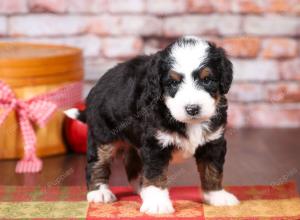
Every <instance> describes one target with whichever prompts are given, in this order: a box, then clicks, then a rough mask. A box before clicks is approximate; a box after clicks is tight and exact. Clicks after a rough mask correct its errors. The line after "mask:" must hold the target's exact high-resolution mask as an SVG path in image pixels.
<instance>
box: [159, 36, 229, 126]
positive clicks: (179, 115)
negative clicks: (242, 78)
mask: <svg viewBox="0 0 300 220" xmlns="http://www.w3.org/2000/svg"><path fill="white" fill-rule="evenodd" d="M160 54H161V55H162V56H161V57H162V60H163V62H162V66H161V68H162V69H161V70H160V71H162V72H163V74H162V78H161V85H162V91H163V97H164V101H165V104H166V106H167V108H168V109H169V111H170V113H171V115H172V116H173V117H174V118H175V119H176V120H178V121H180V122H183V123H195V122H199V121H206V120H208V119H209V118H211V117H212V116H214V115H215V113H216V110H217V105H218V99H219V97H220V96H222V95H224V94H226V93H227V92H228V90H229V87H230V84H231V82H232V64H231V62H230V61H229V60H228V58H227V57H226V54H225V52H224V50H223V49H222V48H218V47H216V46H215V45H214V44H213V43H209V42H207V41H204V40H201V39H199V38H196V37H184V38H180V39H178V40H177V41H175V42H174V43H172V44H171V45H169V46H168V47H167V48H166V49H165V50H163V51H161V53H160Z"/></svg>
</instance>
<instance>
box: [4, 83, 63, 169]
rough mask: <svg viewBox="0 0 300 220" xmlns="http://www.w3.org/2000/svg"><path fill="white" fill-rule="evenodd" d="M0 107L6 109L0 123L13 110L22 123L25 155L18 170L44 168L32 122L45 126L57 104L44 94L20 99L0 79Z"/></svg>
mask: <svg viewBox="0 0 300 220" xmlns="http://www.w3.org/2000/svg"><path fill="white" fill-rule="evenodd" d="M0 108H4V109H5V110H4V111H3V113H2V114H1V115H0V125H1V124H2V123H3V122H4V120H5V119H6V118H7V116H8V114H9V113H10V112H11V111H13V110H15V111H16V113H17V117H18V123H19V125H20V129H21V133H22V137H23V141H24V157H23V159H22V160H21V161H19V162H18V164H17V167H16V172H18V173H23V172H38V171H40V170H41V169H42V162H41V160H40V159H38V158H37V157H36V155H35V150H36V135H35V131H34V128H33V126H32V124H33V123H35V124H37V125H38V126H44V125H45V124H46V122H47V121H48V119H49V118H50V116H51V115H52V113H53V112H54V111H55V110H56V108H57V105H56V104H55V103H52V102H49V101H47V100H46V99H45V98H43V96H41V97H34V98H32V99H29V100H27V101H22V100H19V99H17V97H16V95H15V94H14V92H13V91H12V89H11V88H10V87H9V86H8V85H7V84H5V83H4V82H3V81H0ZM8 132H9V131H8ZM10 132H12V131H10Z"/></svg>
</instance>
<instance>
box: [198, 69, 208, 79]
mask: <svg viewBox="0 0 300 220" xmlns="http://www.w3.org/2000/svg"><path fill="white" fill-rule="evenodd" d="M210 75H211V70H210V68H208V67H205V68H204V69H202V70H200V71H199V78H200V79H205V78H206V77H208V76H210Z"/></svg>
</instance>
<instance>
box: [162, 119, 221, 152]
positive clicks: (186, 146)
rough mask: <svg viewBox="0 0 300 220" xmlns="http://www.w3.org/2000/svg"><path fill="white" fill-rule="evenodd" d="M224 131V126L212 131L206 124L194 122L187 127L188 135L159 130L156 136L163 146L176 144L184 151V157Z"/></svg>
mask: <svg viewBox="0 0 300 220" xmlns="http://www.w3.org/2000/svg"><path fill="white" fill-rule="evenodd" d="M223 132H224V128H223V127H220V128H218V129H217V130H215V131H214V132H211V131H210V130H209V129H208V127H207V125H205V124H192V125H189V126H188V127H187V131H186V134H187V137H183V136H182V135H179V134H177V133H175V132H174V133H170V132H166V131H160V130H159V131H157V133H156V138H157V140H158V141H159V143H160V144H161V145H162V147H168V146H170V145H174V146H176V147H177V148H178V150H180V151H182V153H183V157H184V158H188V157H191V156H193V155H194V154H195V151H196V149H197V148H198V147H199V146H203V145H204V144H205V143H208V142H209V141H213V140H216V139H218V138H220V137H221V136H222V134H223Z"/></svg>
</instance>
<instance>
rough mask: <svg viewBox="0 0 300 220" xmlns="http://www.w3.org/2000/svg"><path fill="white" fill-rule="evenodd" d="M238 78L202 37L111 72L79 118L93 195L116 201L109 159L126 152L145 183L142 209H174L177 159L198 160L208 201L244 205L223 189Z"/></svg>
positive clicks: (133, 176)
mask: <svg viewBox="0 0 300 220" xmlns="http://www.w3.org/2000/svg"><path fill="white" fill-rule="evenodd" d="M232 78H233V73H232V64H231V62H230V61H229V60H228V58H227V57H226V54H225V52H224V50H223V49H222V48H219V47H216V46H215V45H214V44H213V43H210V42H207V41H204V40H201V39H199V38H197V37H183V38H180V39H178V40H176V41H175V42H173V43H171V44H170V45H169V46H168V47H166V48H165V49H164V50H161V51H159V52H157V53H156V54H153V55H150V56H139V57H136V58H134V59H132V60H130V61H128V62H124V63H121V64H118V65H117V66H115V67H113V68H112V69H110V70H109V71H108V72H107V73H106V74H105V75H104V76H103V77H101V79H100V80H99V81H98V83H97V84H96V85H95V87H94V88H93V89H92V90H91V91H90V93H89V95H88V97H87V99H86V104H87V109H86V111H84V112H80V115H78V117H79V118H81V119H82V120H83V121H86V123H87V125H88V128H89V130H88V150H87V172H86V174H87V175H86V178H87V185H88V190H89V192H88V194H87V200H88V201H89V202H104V203H108V202H113V201H115V200H116V197H115V195H114V194H113V193H112V192H111V190H110V189H109V186H108V181H109V176H110V173H111V170H110V164H111V161H112V159H113V158H114V156H116V155H117V154H119V153H118V152H120V151H121V152H122V154H123V158H124V165H125V168H126V172H127V176H128V180H129V181H130V182H135V185H136V186H137V187H138V188H139V187H140V189H139V190H138V191H139V193H140V196H141V198H142V201H143V202H142V206H141V208H140V211H141V212H144V213H147V214H166V213H172V212H174V208H173V206H172V202H171V200H170V198H169V192H168V188H167V183H168V181H167V169H168V165H169V164H170V163H171V162H172V161H173V160H175V159H178V157H180V158H181V159H184V158H188V157H194V158H195V161H196V165H197V168H198V171H199V174H200V179H201V183H202V184H201V186H202V189H203V192H204V202H205V203H207V204H210V205H215V206H223V205H236V204H238V203H239V202H238V200H237V198H236V197H235V196H234V195H232V194H230V193H228V192H226V191H225V190H224V189H223V187H222V174H223V164H224V158H225V154H226V140H225V138H224V129H225V125H226V120H227V113H226V112H227V100H226V97H225V94H226V93H227V92H228V90H229V88H230V85H231V82H232ZM175 155H176V156H175Z"/></svg>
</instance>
